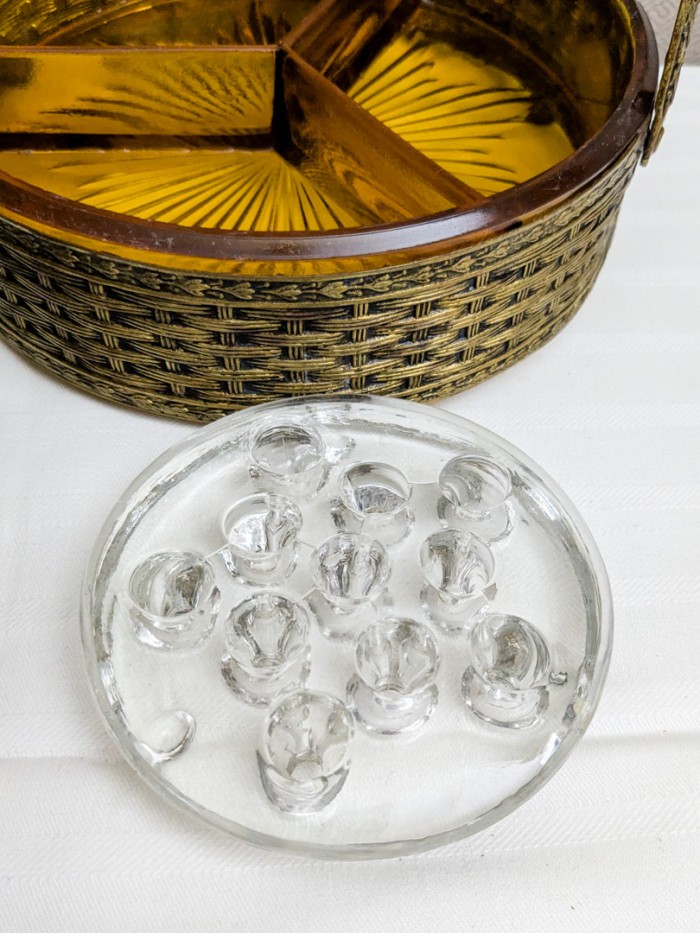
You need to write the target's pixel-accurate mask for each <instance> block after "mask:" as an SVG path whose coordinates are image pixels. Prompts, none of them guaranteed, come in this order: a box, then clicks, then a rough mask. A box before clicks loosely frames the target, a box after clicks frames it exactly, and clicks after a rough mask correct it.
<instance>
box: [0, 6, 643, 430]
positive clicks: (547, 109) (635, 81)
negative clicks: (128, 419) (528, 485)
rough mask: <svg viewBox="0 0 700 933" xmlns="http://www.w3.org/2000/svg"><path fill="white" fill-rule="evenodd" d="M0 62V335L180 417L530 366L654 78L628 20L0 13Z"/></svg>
mask: <svg viewBox="0 0 700 933" xmlns="http://www.w3.org/2000/svg"><path fill="white" fill-rule="evenodd" d="M0 43H2V47H0V272H1V273H2V274H1V277H0V333H2V334H3V335H4V336H5V337H6V338H7V339H8V340H9V341H10V342H11V343H13V344H14V345H15V346H17V347H18V348H19V349H20V350H21V351H23V352H24V353H26V354H28V355H29V356H31V357H32V358H33V359H34V360H35V361H37V362H38V363H40V364H41V365H43V366H46V367H48V368H49V369H51V370H52V371H53V372H55V373H56V374H57V375H59V376H61V377H62V378H64V379H66V380H67V381H69V382H70V383H72V384H74V385H77V386H80V387H82V388H85V389H87V390H88V391H90V392H92V393H94V394H97V395H100V396H102V397H105V398H109V399H112V400H115V401H119V402H123V403H126V404H130V405H135V406H138V407H141V408H145V409H148V410H152V411H159V412H164V413H168V414H172V415H174V416H176V417H182V418H189V419H200V420H206V419H210V418H212V417H214V416H216V415H219V414H222V413H223V412H225V411H227V410H230V409H232V408H238V407H240V406H242V405H245V404H248V403H252V402H259V401H264V400H269V399H274V398H278V397H283V396H288V395H301V394H306V393H308V394H311V393H313V394H316V393H319V392H344V391H350V392H368V393H372V394H391V395H399V396H404V397H409V398H413V399H427V398H434V397H439V396H444V395H448V394H450V393H452V392H455V391H458V390H460V389H462V388H464V387H465V386H467V385H470V384H471V383H473V382H476V381H478V380H480V379H483V378H485V377H486V376H489V375H491V374H492V373H494V372H496V371H497V370H499V369H501V368H502V367H504V366H507V365H509V364H510V363H512V362H514V361H516V360H517V359H519V358H520V357H522V356H524V355H525V354H526V353H528V352H529V351H531V350H532V349H534V348H536V347H537V346H539V345H540V344H541V343H543V342H544V341H545V340H546V339H548V338H549V337H550V336H551V335H552V334H553V333H555V332H556V331H557V330H558V328H559V327H561V326H562V325H563V324H564V323H565V322H566V320H567V319H568V318H569V317H570V316H571V315H572V314H573V313H574V312H575V311H576V309H577V308H578V306H579V305H580V303H581V301H582V300H583V298H584V297H585V295H586V294H587V293H588V291H589V289H590V287H591V285H592V284H593V281H594V279H595V277H596V275H597V273H598V271H599V269H600V266H601V264H602V262H603V259H604V257H605V253H606V250H607V247H608V245H609V242H610V238H611V235H612V232H613V228H614V224H615V220H616V217H617V211H618V207H619V204H620V200H621V198H622V195H623V193H624V190H625V187H626V185H627V183H628V181H629V179H630V177H631V175H632V172H633V171H634V168H635V166H636V163H637V161H638V158H639V154H640V151H641V147H642V144H643V140H644V134H645V131H646V128H647V124H648V121H649V117H650V112H651V109H652V105H653V97H654V92H655V87H656V72H657V58H656V50H655V46H654V41H653V37H652V33H651V29H650V27H649V24H648V21H647V19H646V17H645V15H644V14H643V12H642V11H641V10H640V8H639V7H637V6H636V4H635V3H634V2H633V0H585V2H583V0H432V2H430V0H372V2H365V0H322V2H320V3H318V2H316V0H74V2H70V0H30V2H27V3H23V4H18V3H16V2H15V0H0Z"/></svg>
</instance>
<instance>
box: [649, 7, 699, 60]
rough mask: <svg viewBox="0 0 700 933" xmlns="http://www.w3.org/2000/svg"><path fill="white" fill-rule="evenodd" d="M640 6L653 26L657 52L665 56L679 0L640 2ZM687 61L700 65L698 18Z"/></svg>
mask: <svg viewBox="0 0 700 933" xmlns="http://www.w3.org/2000/svg"><path fill="white" fill-rule="evenodd" d="M641 4H642V6H643V7H644V9H645V10H646V11H647V13H648V14H649V18H650V19H651V21H652V23H653V24H654V31H655V32H656V37H657V39H658V41H659V52H660V53H661V54H662V55H665V54H666V49H667V48H668V43H669V41H670V39H671V33H672V32H673V24H674V22H675V19H676V13H677V12H678V5H679V0H641ZM687 61H688V62H689V63H692V64H693V65H700V17H698V18H697V21H696V23H695V26H694V28H693V33H692V35H691V37H690V45H689V46H688V58H687Z"/></svg>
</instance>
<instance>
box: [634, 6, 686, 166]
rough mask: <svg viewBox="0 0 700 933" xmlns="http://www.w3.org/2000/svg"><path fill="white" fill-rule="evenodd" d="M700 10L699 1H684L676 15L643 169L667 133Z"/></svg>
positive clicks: (646, 146)
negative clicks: (691, 35) (667, 116)
mask: <svg viewBox="0 0 700 933" xmlns="http://www.w3.org/2000/svg"><path fill="white" fill-rule="evenodd" d="M698 6H700V0H681V3H680V6H679V7H678V13H677V15H676V22H675V24H674V26H673V34H672V36H671V44H670V45H669V47H668V52H667V53H666V61H665V62H664V70H663V74H662V75H661V81H660V83H659V89H658V91H657V93H656V100H655V101H654V116H653V118H652V121H651V126H650V127H649V132H648V133H647V138H646V140H645V142H644V152H643V154H642V165H646V164H647V162H648V161H649V159H650V158H651V156H652V155H653V154H654V152H656V149H657V148H658V145H659V143H660V142H661V137H662V136H663V133H664V126H663V124H664V119H665V117H666V114H667V113H668V108H669V107H670V106H671V104H672V102H673V98H674V96H675V94H676V88H677V86H678V78H679V77H680V71H681V66H682V64H683V61H684V59H685V53H686V52H687V50H688V43H689V42H690V33H691V31H692V29H693V22H694V20H695V14H696V13H697V11H698Z"/></svg>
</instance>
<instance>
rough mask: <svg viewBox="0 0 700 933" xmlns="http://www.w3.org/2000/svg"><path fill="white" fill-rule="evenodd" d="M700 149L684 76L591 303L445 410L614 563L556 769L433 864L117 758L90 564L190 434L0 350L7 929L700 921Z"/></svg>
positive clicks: (638, 926)
mask: <svg viewBox="0 0 700 933" xmlns="http://www.w3.org/2000/svg"><path fill="white" fill-rule="evenodd" d="M699 145H700V69H692V68H691V69H687V70H686V73H685V74H684V76H683V80H682V82H681V87H680V90H679V95H678V100H677V103H676V105H675V106H674V107H673V108H672V111H671V114H670V116H669V120H668V130H667V133H666V136H665V139H664V141H663V143H662V146H661V148H660V150H659V152H658V153H657V155H656V156H655V157H654V159H653V160H652V163H651V165H650V166H649V168H647V169H640V170H639V171H638V172H637V174H636V176H635V179H634V181H633V184H632V188H631V190H630V192H629V194H628V195H627V199H626V203H625V205H624V207H623V213H622V218H621V222H620V225H619V228H618V232H617V235H616V239H615V241H614V244H613V248H612V251H611V253H610V255H609V258H608V260H607V262H606V265H605V268H604V270H603V273H602V275H601V277H600V280H599V282H598V284H597V286H596V288H595V290H594V292H593V294H592V295H591V297H590V298H589V300H588V301H587V302H586V304H585V306H584V307H583V309H582V310H581V312H580V313H579V314H578V315H577V317H576V318H575V319H574V320H573V321H572V323H571V324H570V325H569V326H568V327H567V328H566V329H565V330H564V331H563V332H562V333H561V334H560V335H559V336H558V337H557V338H556V339H555V340H554V341H552V342H551V343H550V344H548V345H547V346H546V347H545V348H543V349H542V350H540V351H539V352H538V353H536V354H534V355H533V356H531V357H529V358H528V359H527V360H525V361H524V362H522V363H520V364H518V365H517V366H516V367H514V368H513V369H511V370H509V371H508V372H506V373H503V374H501V375H500V376H498V377H497V378H495V379H493V380H491V381H489V382H487V383H485V384H483V385H481V386H478V387H476V388H475V389H473V390H471V391H470V392H466V393H463V394H462V395H460V396H457V397H455V398H453V399H450V400H448V401H446V402H443V403H441V404H440V407H442V408H444V409H446V410H449V411H452V412H456V413H459V414H461V415H464V416H466V417H468V418H471V419H473V420H474V421H477V422H479V423H481V424H483V425H485V426H486V427H488V428H489V429H491V430H493V431H496V432H498V433H500V434H502V435H503V436H505V437H506V438H508V439H509V440H511V441H512V442H513V443H514V444H516V445H518V446H519V447H521V448H522V449H523V450H524V451H525V452H526V453H527V454H529V455H530V456H531V457H533V458H534V459H535V460H536V461H537V462H538V463H539V464H540V465H541V466H542V468H543V469H544V470H546V471H547V472H549V473H550V475H551V476H553V477H554V478H555V479H556V481H557V482H558V483H559V485H561V486H562V488H563V489H564V490H565V491H566V492H567V493H568V494H569V495H570V497H571V498H572V499H573V501H574V502H575V504H576V505H577V506H578V508H579V510H580V511H581V513H582V515H583V516H584V518H585V520H586V521H587V523H588V524H589V526H590V528H591V530H592V532H593V534H594V536H595V537H596V539H597V541H598V544H599V546H600V548H601V551H602V553H603V556H604V559H605V561H606V563H607V567H608V570H609V574H610V578H611V582H612V588H613V594H614V598H615V604H616V637H615V647H614V652H613V660H612V665H611V669H610V674H609V678H608V683H607V686H606V690H605V692H604V695H603V699H602V702H601V705H600V708H599V711H598V714H597V716H596V718H595V719H594V721H593V724H592V726H591V728H590V730H589V732H588V733H587V734H586V736H585V737H584V739H583V741H582V742H581V744H580V745H579V746H578V748H577V749H576V751H575V752H574V754H573V756H572V757H571V758H570V759H569V761H568V762H567V763H566V765H565V766H564V768H563V769H562V770H561V771H560V772H559V773H558V774H557V775H556V776H555V777H554V778H553V779H552V781H551V782H550V783H549V784H547V786H546V787H545V788H544V789H543V790H542V791H541V792H540V793H538V794H537V795H536V796H535V797H534V798H533V799H532V800H531V801H529V802H528V803H527V804H525V805H524V806H523V807H521V808H520V809H519V810H517V811H516V812H515V813H514V814H512V815H511V816H509V817H508V818H506V819H505V820H503V821H502V822H501V823H499V824H497V825H495V826H494V827H492V828H491V829H489V830H486V831H485V832H483V833H482V834H480V835H478V836H475V837H473V838H472V839H468V840H465V841H463V842H461V843H457V844H454V845H452V846H449V847H447V848H444V849H440V850H436V851H433V852H430V853H428V854H425V855H421V856H415V857H408V858H403V859H398V860H393V861H384V862H354V863H339V862H322V861H313V860H309V859H303V858H298V857H292V856H285V855H282V854H279V853H272V852H266V851H263V850H258V849H255V848H252V847H248V846H245V845H243V844H241V843H238V842H236V841H235V840H232V839H229V838H227V837H225V836H223V835H221V834H219V833H217V832H215V831H213V830H210V829H207V828H205V827H202V826H199V825H198V824H196V823H194V822H193V821H191V820H190V819H189V818H187V817H185V816H183V815H181V814H179V813H178V812H176V811H175V810H174V809H172V808H171V807H170V806H169V805H168V804H166V803H164V802H162V801H161V800H160V799H159V798H158V797H157V796H156V795H155V794H154V793H153V792H152V791H151V790H149V789H148V788H147V787H146V786H145V785H144V784H143V783H142V782H141V781H140V780H139V779H138V778H137V777H136V775H135V774H133V773H132V772H131V770H130V768H129V767H128V766H127V765H126V764H125V763H124V761H123V760H122V759H121V757H120V754H119V752H118V750H117V749H116V747H115V746H114V744H113V743H112V741H111V739H110V738H109V736H108V735H107V733H106V732H105V730H104V728H103V726H102V724H101V722H100V720H99V718H98V716H97V713H96V712H95V710H94V708H93V704H92V702H91V697H90V691H89V688H88V684H87V681H86V676H85V673H84V668H83V660H82V653H81V646H80V639H79V634H78V602H79V592H80V583H81V576H82V573H83V569H84V566H85V564H86V561H87V559H88V555H89V552H90V549H91V547H92V543H93V541H94V539H95V537H96V535H97V534H98V532H99V529H100V526H101V524H102V522H103V520H104V518H105V517H106V515H107V513H108V512H109V510H110V508H111V506H112V505H113V503H114V501H115V500H116V498H117V497H118V495H119V494H120V493H121V492H122V490H123V489H124V488H125V487H126V486H127V485H128V483H129V482H130V481H131V480H132V479H133V478H134V477H135V475H136V474H137V473H138V472H139V471H140V470H141V469H143V468H145V467H146V466H147V465H148V464H149V463H150V461H151V460H152V459H153V458H154V457H155V456H156V455H158V454H159V453H160V452H161V451H163V450H164V449H165V448H166V447H168V446H170V445H171V444H173V443H174V442H176V441H179V440H180V439H182V438H184V437H185V436H187V435H188V434H189V432H190V431H191V430H192V429H191V428H190V427H188V426H187V425H182V424H178V423H175V422H170V421H166V420H162V419H158V418H153V417H148V416H145V415H141V414H138V413H135V412H131V411H127V410H122V409H118V408H114V407H111V406H109V405H107V404H105V403H102V402H99V401H96V400H93V399H90V398H88V397H87V396H84V395H81V394H78V393H76V392H74V391H72V390H71V389H68V388H66V387H65V386H62V385H60V384H59V383H57V382H55V381H54V380H53V379H51V378H50V377H49V376H47V375H45V374H43V373H42V372H39V371H37V370H35V369H34V368H33V367H32V366H31V365H29V364H27V363H26V362H25V361H24V360H22V359H20V358H19V357H18V356H17V355H16V354H15V353H13V352H12V351H10V350H9V349H8V348H7V347H5V346H0V380H1V385H2V406H0V425H1V427H2V435H1V438H2V441H1V443H2V447H1V448H0V555H1V557H2V562H1V564H0V566H1V568H2V586H1V587H0V930H3V931H8V933H10V931H11V933H23V931H39V933H50V931H90V933H94V931H114V933H122V931H147V933H159V931H163V933H166V931H167V933H176V931H191V930H192V931H195V930H196V931H207V933H215V931H224V930H226V931H228V930H236V931H245V933H247V931H252V933H257V931H261V933H262V931H271V930H275V931H276V930H284V931H286V933H295V931H299V933H302V931H316V930H319V931H324V930H362V931H364V933H369V931H382V933H390V931H402V933H405V931H414V930H415V931H433V930H436V931H437V930H439V931H452V930H454V931H463V930H480V931H481V930H496V929H500V930H518V931H519V933H523V931H525V933H527V931H541V930H543V929H546V928H550V929H551V928H556V927H562V928H564V929H567V930H586V931H591V930H603V931H609V930H635V931H644V930H650V931H654V933H658V931H665V930H669V931H671V930H672V931H678V930H695V929H697V918H698V915H699V914H700V893H699V891H700V888H699V886H698V868H699V867H700V844H699V843H700V791H699V788H698V775H699V774H700V742H699V741H698V736H699V733H700V690H699V689H698V681H699V674H698V671H699V667H698V658H700V624H698V620H699V619H700V433H699V430H700V313H699V312H700V289H699V287H698V286H699V283H700V275H699V273H700V269H699V264H700V185H699V184H698V174H697V165H698V149H699Z"/></svg>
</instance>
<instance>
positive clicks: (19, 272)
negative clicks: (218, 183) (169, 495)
mask: <svg viewBox="0 0 700 933" xmlns="http://www.w3.org/2000/svg"><path fill="white" fill-rule="evenodd" d="M640 148H641V141H640V142H638V143H635V144H634V145H633V146H632V148H631V149H629V150H628V151H627V152H626V153H623V154H622V155H621V156H620V157H619V159H618V160H617V161H616V162H615V164H614V165H613V166H612V167H611V168H610V169H609V170H608V171H607V172H606V173H605V174H604V175H603V176H602V177H601V178H599V179H598V181H597V182H596V183H595V184H593V185H591V186H589V187H588V188H587V189H585V190H584V191H583V192H580V193H578V194H577V195H575V196H572V197H569V198H567V200H566V202H565V204H564V205H563V206H561V207H559V208H557V209H555V210H553V211H551V212H549V213H548V214H546V215H545V216H542V217H539V218H536V219H535V220H533V221H531V222H530V223H527V224H526V225H525V226H522V227H520V228H519V229H517V230H512V231H510V232H508V233H505V234H501V235H497V236H494V237H492V238H491V239H489V240H488V241H486V242H483V243H480V244H478V245H476V246H472V247H470V248H468V249H464V248H463V249H461V250H459V251H455V252H453V253H450V254H447V255H443V256H441V257H440V258H438V259H431V260H426V261H424V262H420V263H412V264H410V265H404V266H392V267H390V268H387V269H380V270H378V271H374V272H370V273H362V274H346V275H344V276H339V275H335V276H323V277H319V278H316V279H310V278H309V277H297V278H282V277H280V278H277V277H275V278H266V279H263V278H255V279H253V278H243V277H235V276H216V275H206V274H202V275H197V276H186V275H183V274H180V273H178V274H174V273H170V272H167V271H164V270H162V269H159V268H157V267H154V266H146V265H140V264H136V263H133V262H129V261H126V260H123V259H119V258H116V257H111V256H108V255H105V254H99V253H95V252H91V251H87V250H82V249H80V248H77V247H73V246H68V245H66V244H63V243H61V242H60V241H58V240H55V239H52V238H51V237H48V236H45V235H43V234H40V233H38V232H35V231H33V230H30V229H28V228H24V227H20V226H18V225H16V224H14V223H11V222H9V221H7V220H0V334H2V335H3V336H4V337H5V339H7V340H8V341H9V342H10V343H12V344H13V345H15V346H16V347H17V348H18V349H19V350H20V351H21V352H22V353H24V354H26V355H27V356H29V357H31V358H32V359H33V360H35V361H36V362H38V363H39V364H41V365H43V366H45V367H46V368H48V369H50V370H51V371H52V372H54V373H55V374H57V375H59V376H60V377H62V378H63V379H64V380H65V381H66V382H68V383H70V384H72V385H74V386H77V387H79V388H81V389H84V390H86V391H88V392H90V393H92V394H95V395H98V396H100V397H102V398H105V399H108V400H111V401H115V402H120V403H124V404H127V405H131V406H137V407H139V408H142V409H145V410H147V411H150V412H158V413H163V414H167V415H170V416H171V417H173V416H174V417H178V418H183V419H187V420H200V421H205V420H209V419H212V418H214V417H217V416H219V415H223V414H224V413H226V412H229V411H231V410H233V409H236V408H240V407H242V406H244V405H249V404H253V403H257V402H265V401H270V400H273V399H277V398H280V397H282V396H289V395H303V394H311V393H314V394H315V393H319V392H358V393H372V394H375V395H393V396H400V397H403V398H410V399H413V400H426V399H432V398H440V397H444V396H448V395H450V394H452V393H454V392H457V391H459V390H461V389H463V388H465V387H467V386H469V385H472V384H474V383H476V382H479V381H480V380H482V379H485V378H487V377H488V376H491V375H492V374H494V373H495V372H497V371H498V370H500V369H503V368H504V367H506V366H509V365H511V364H512V363H514V362H516V361H517V360H519V359H520V358H522V357H524V356H525V355H526V354H528V353H530V352H531V351H532V350H533V349H535V348H537V347H538V346H540V345H541V344H542V343H544V342H545V341H546V340H548V339H549V338H550V337H551V336H552V335H553V334H554V333H556V332H557V331H558V330H559V329H560V328H561V327H562V325H563V324H565V323H566V321H567V320H568V319H569V318H570V317H571V316H572V315H573V314H574V313H575V311H576V310H577V309H578V307H579V305H580V304H581V302H582V301H583V299H584V298H585V296H586V295H587V294H588V292H589V290H590V288H591V287H592V285H593V283H594V281H595V278H596V276H597V274H598V272H599V270H600V267H601V265H602V263H603V260H604V258H605V254H606V252H607V249H608V246H609V243H610V240H611V237H612V234H613V231H614V227H615V222H616V219H617V214H618V209H619V206H620V202H621V199H622V196H623V194H624V191H625V188H626V186H627V184H628V182H629V180H630V178H631V176H632V173H633V171H634V168H635V166H636V164H637V161H638V158H639V155H640ZM30 270H31V271H30ZM110 373H113V374H114V377H113V378H110Z"/></svg>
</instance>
